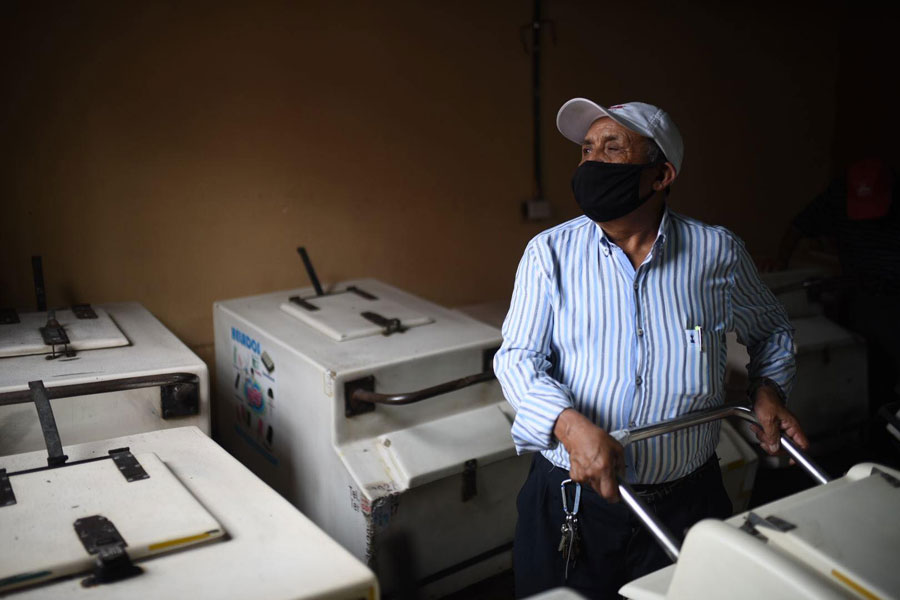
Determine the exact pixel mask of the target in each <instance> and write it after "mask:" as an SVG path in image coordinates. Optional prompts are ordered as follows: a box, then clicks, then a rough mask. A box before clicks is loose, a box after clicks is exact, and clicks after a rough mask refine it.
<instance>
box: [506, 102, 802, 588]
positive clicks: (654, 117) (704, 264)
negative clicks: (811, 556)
mask: <svg viewBox="0 0 900 600" xmlns="http://www.w3.org/2000/svg"><path fill="white" fill-rule="evenodd" d="M557 127H558V128H559V130H560V132H561V133H562V134H563V135H564V136H565V137H566V138H568V139H570V140H572V141H574V142H575V143H577V144H580V145H581V162H580V163H579V166H578V168H577V170H576V171H575V175H574V177H573V179H572V189H573V192H574V194H575V199H576V201H577V202H578V204H579V206H580V207H581V208H582V210H583V211H584V213H585V216H582V217H579V218H577V219H574V220H572V221H569V222H567V223H563V224H562V225H559V226H557V227H554V228H551V229H549V230H547V231H544V232H543V233H541V234H539V235H538V236H537V237H535V238H534V239H533V240H531V242H530V243H529V244H528V246H527V248H526V250H525V254H524V256H523V257H522V260H521V262H520V264H519V269H518V272H517V275H516V284H515V290H514V292H513V297H512V301H511V305H510V310H509V314H508V315H507V317H506V321H505V322H504V324H503V345H502V347H501V348H500V350H499V351H498V352H497V355H496V357H495V359H494V369H495V371H496V373H497V377H498V379H499V380H500V383H501V385H502V386H503V391H504V394H505V395H506V397H507V399H508V400H509V402H510V403H511V404H512V405H513V407H514V408H515V409H516V418H515V421H514V422H513V426H512V436H513V439H514V441H515V443H516V448H517V450H518V451H519V452H520V453H524V452H529V451H539V454H535V457H534V462H533V463H532V468H531V472H530V473H529V476H528V479H527V480H526V482H525V485H524V486H523V487H522V490H521V492H520V493H519V497H518V501H517V504H518V510H519V521H518V525H517V527H516V539H515V547H514V550H513V552H514V555H513V560H514V564H513V567H514V571H515V578H516V594H517V595H518V596H527V595H531V594H534V593H537V592H539V591H541V590H544V589H548V588H551V587H555V586H559V585H563V584H564V583H565V585H568V586H570V587H573V588H575V589H577V590H578V591H580V592H581V593H583V594H585V595H587V596H589V597H599V598H614V597H616V593H617V590H618V588H619V587H620V586H621V585H623V584H624V583H626V582H627V581H629V580H631V579H633V578H635V577H638V576H640V575H643V574H645V573H648V572H650V571H653V570H655V569H657V568H660V567H662V566H664V565H665V564H667V563H668V559H667V558H666V557H665V555H664V554H663V552H662V550H661V549H660V548H659V547H658V546H657V545H656V543H655V541H654V540H653V539H652V538H651V537H650V535H649V534H648V533H647V532H646V531H645V530H644V528H643V527H641V525H640V522H639V521H637V519H636V518H635V517H633V516H632V515H631V514H630V513H629V511H628V509H627V507H625V506H624V505H623V504H621V503H617V500H618V497H617V484H616V478H617V476H620V477H624V479H625V480H626V481H627V482H629V483H632V484H634V487H635V489H636V490H637V491H638V493H639V494H641V495H642V496H643V497H644V499H645V501H647V502H648V503H649V504H650V505H651V507H652V508H653V509H654V511H655V512H656V513H657V515H658V516H659V517H660V518H661V519H662V520H663V522H665V523H666V524H667V525H668V526H669V528H670V529H671V530H672V531H673V532H675V533H676V534H677V535H680V534H682V533H683V532H684V530H685V529H686V528H687V527H689V526H690V525H692V524H693V523H695V522H696V521H698V520H700V519H702V518H706V517H710V516H715V517H720V518H721V517H725V516H728V515H730V514H731V505H730V503H729V501H728V497H727V495H726V493H725V490H724V488H723V486H722V482H721V475H720V473H719V469H718V464H717V462H716V458H715V448H716V445H717V442H718V426H717V425H716V424H710V425H704V426H698V427H695V428H692V429H689V430H685V431H683V432H679V433H675V434H669V435H666V436H662V437H657V438H652V439H650V440H645V441H642V442H638V443H635V444H632V445H629V446H628V448H626V449H623V448H622V446H621V445H620V444H619V443H618V442H617V441H616V439H614V437H613V436H611V435H610V433H611V432H613V431H615V430H620V429H627V428H630V427H635V426H640V425H645V424H648V423H654V422H657V421H661V420H664V419H670V418H672V417H676V416H678V415H682V414H685V413H689V412H693V411H696V410H700V409H704V408H708V407H711V406H716V405H720V404H721V403H722V399H723V397H724V382H723V379H724V369H725V354H726V346H725V338H724V336H725V332H726V331H730V330H736V331H737V333H738V337H739V339H740V340H741V341H742V342H743V343H745V344H746V345H747V347H748V350H749V352H750V356H751V361H750V366H749V370H750V375H751V377H752V378H753V384H752V387H751V390H750V394H751V399H752V401H753V406H754V410H755V412H756V415H757V417H758V418H759V420H760V422H761V423H762V424H763V426H764V427H763V429H762V430H759V431H758V432H757V435H758V437H759V438H760V441H761V443H762V444H763V446H764V448H765V449H766V450H767V451H768V452H770V453H775V452H777V451H778V449H779V448H778V439H779V433H780V432H784V433H786V434H787V435H789V436H791V437H792V438H793V439H794V440H795V441H796V442H797V443H798V444H800V445H801V446H803V447H805V446H806V439H805V437H804V435H803V433H802V431H801V430H800V427H799V425H798V424H797V421H796V419H795V418H794V417H793V416H792V415H791V413H790V412H789V411H788V410H787V409H786V408H785V406H784V399H785V397H786V396H787V394H788V393H789V392H790V387H791V383H792V380H793V376H794V359H793V343H792V338H791V335H792V329H791V327H790V325H789V323H788V321H787V317H786V315H785V313H784V309H783V308H782V307H781V305H780V304H779V303H778V301H777V300H776V299H775V298H774V296H772V294H771V293H770V292H769V291H768V290H767V289H766V288H765V286H764V285H763V284H762V283H760V281H759V278H758V276H757V273H756V270H755V268H754V267H753V263H752V262H751V260H750V258H749V256H748V255H747V252H746V250H745V249H744V246H743V244H742V242H741V241H740V240H739V239H738V238H737V237H735V236H734V235H733V234H732V233H731V232H729V231H728V230H726V229H724V228H722V227H713V226H709V225H704V224H702V223H700V222H698V221H694V220H692V219H688V218H686V217H683V216H681V215H678V214H676V213H674V212H672V211H670V210H668V208H667V207H666V203H665V198H666V195H667V193H668V189H669V186H670V185H671V183H672V181H673V180H674V179H675V178H676V177H677V175H678V174H679V173H680V171H681V163H682V157H683V154H684V151H683V145H682V140H681V135H680V134H679V132H678V129H677V128H676V127H675V124H674V123H673V122H672V119H671V118H670V117H669V116H668V114H666V113H665V112H664V111H662V110H660V109H659V108H657V107H655V106H651V105H649V104H644V103H640V102H632V103H629V104H623V105H618V106H613V107H610V108H604V107H601V106H599V105H597V104H595V103H594V102H592V101H590V100H586V99H583V98H575V99H573V100H570V101H568V102H566V103H565V104H564V105H563V106H562V108H561V109H560V111H559V114H558V115H557ZM570 476H571V478H572V479H574V480H575V481H578V482H581V483H583V484H584V486H583V488H584V489H583V492H582V498H581V509H580V511H579V515H578V516H579V523H580V532H581V542H580V553H579V554H578V556H577V560H576V563H575V564H574V565H572V564H570V565H569V568H568V575H566V563H565V561H564V560H563V557H562V553H560V552H559V551H558V548H559V544H560V537H561V536H560V527H561V525H562V523H563V521H564V513H563V509H562V501H561V496H560V483H561V482H562V481H563V480H564V479H567V478H569V477H570Z"/></svg>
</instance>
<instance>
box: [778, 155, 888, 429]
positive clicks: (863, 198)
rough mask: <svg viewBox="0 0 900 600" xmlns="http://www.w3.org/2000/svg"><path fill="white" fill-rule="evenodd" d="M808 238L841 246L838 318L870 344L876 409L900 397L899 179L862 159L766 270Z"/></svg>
mask: <svg viewBox="0 0 900 600" xmlns="http://www.w3.org/2000/svg"><path fill="white" fill-rule="evenodd" d="M803 238H827V239H830V240H831V241H833V242H834V244H835V245H836V247H837V254H838V260H839V262H840V266H841V279H842V281H843V283H844V284H845V285H842V286H841V288H840V291H841V293H842V300H843V302H842V306H841V309H840V310H839V312H838V314H837V315H836V318H837V320H838V322H840V323H841V324H842V325H844V326H845V327H847V328H848V329H850V330H852V331H855V332H857V333H859V334H860V335H862V336H863V337H864V338H865V339H866V342H867V344H868V359H869V397H870V399H871V402H870V406H869V408H870V412H871V413H874V412H875V411H877V410H878V408H879V407H880V406H882V405H883V404H885V403H888V402H894V401H897V399H898V391H900V389H898V373H900V343H898V340H900V201H898V185H897V176H896V174H895V173H894V172H892V170H891V169H890V167H889V166H888V165H887V163H886V162H885V161H884V160H883V159H881V158H864V159H860V160H856V161H854V162H853V163H852V164H851V165H850V166H849V167H848V168H847V169H846V170H845V171H844V172H843V173H841V175H840V176H838V177H836V178H835V179H833V180H832V181H831V183H829V184H828V187H827V188H826V189H825V190H824V191H823V192H822V193H820V194H819V195H818V196H816V197H815V198H813V200H812V201H811V202H810V203H809V204H808V205H807V206H806V207H804V208H803V210H802V211H801V212H800V213H799V214H798V215H797V216H796V217H795V218H794V219H793V221H792V222H791V224H790V226H789V227H788V229H787V231H786V232H785V234H784V236H783V237H782V240H781V244H780V245H779V249H778V254H777V256H776V258H775V259H774V261H769V262H767V263H764V264H763V265H762V266H763V268H764V269H766V270H769V269H771V270H781V269H786V268H787V266H788V264H789V263H790V260H791V257H792V256H793V254H794V250H795V249H796V247H797V244H798V242H799V241H800V240H801V239H803Z"/></svg>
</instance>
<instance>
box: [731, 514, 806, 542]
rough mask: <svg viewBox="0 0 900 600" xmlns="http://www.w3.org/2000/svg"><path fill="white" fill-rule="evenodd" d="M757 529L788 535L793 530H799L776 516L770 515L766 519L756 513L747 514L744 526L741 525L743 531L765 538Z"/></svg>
mask: <svg viewBox="0 0 900 600" xmlns="http://www.w3.org/2000/svg"><path fill="white" fill-rule="evenodd" d="M757 527H763V528H766V529H774V530H775V531H780V532H781V533H786V532H788V531H790V530H792V529H796V528H797V526H796V525H794V524H793V523H790V522H788V521H785V520H784V519H782V518H780V517H776V516H775V515H769V516H768V517H766V518H765V519H764V518H762V517H760V516H759V515H758V514H756V513H754V512H750V513H747V517H746V520H745V521H744V524H743V525H741V531H745V532H747V533H749V534H751V535H756V536H761V537H765V536H762V533H761V532H760V531H759V529H757Z"/></svg>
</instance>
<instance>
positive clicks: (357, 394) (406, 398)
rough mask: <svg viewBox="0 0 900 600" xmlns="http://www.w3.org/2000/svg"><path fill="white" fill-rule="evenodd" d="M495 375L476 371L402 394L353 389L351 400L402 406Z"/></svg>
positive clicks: (467, 385)
mask: <svg viewBox="0 0 900 600" xmlns="http://www.w3.org/2000/svg"><path fill="white" fill-rule="evenodd" d="M495 377H496V375H494V372H493V371H484V372H482V373H476V374H475V375H469V376H467V377H462V378H460V379H454V380H453V381H448V382H446V383H441V384H438V385H434V386H431V387H429V388H425V389H422V390H417V391H415V392H406V393H401V394H379V393H377V392H373V391H369V390H364V389H356V390H354V391H353V394H352V396H351V401H352V402H365V403H367V404H387V405H389V406H402V405H404V404H413V403H415V402H421V401H422V400H427V399H428V398H434V397H435V396H440V395H441V394H447V393H449V392H455V391H456V390H461V389H463V388H466V387H469V386H470V385H475V384H476V383H483V382H485V381H490V380H492V379H494V378H495Z"/></svg>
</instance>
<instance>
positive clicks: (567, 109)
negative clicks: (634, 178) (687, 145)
mask: <svg viewBox="0 0 900 600" xmlns="http://www.w3.org/2000/svg"><path fill="white" fill-rule="evenodd" d="M600 117H609V118H610V119H612V120H613V121H615V122H616V123H618V124H619V125H621V126H622V127H624V128H626V129H630V130H631V131H634V132H635V133H639V134H641V135H642V136H644V137H647V138H650V139H651V140H653V141H654V142H656V144H657V145H658V146H659V148H660V150H662V151H663V154H665V155H666V160H668V161H669V162H670V163H672V165H674V167H675V172H676V173H681V162H682V160H683V159H684V142H682V140H681V133H679V132H678V128H677V127H675V122H674V121H672V117H670V116H669V114H668V113H667V112H666V111H664V110H663V109H661V108H658V107H656V106H653V105H652V104H646V103H644V102H629V103H627V104H616V105H615V106H610V107H609V108H604V107H602V106H600V105H599V104H597V103H596V102H592V101H590V100H588V99H587V98H572V99H571V100H569V101H568V102H566V103H565V104H563V105H562V108H560V109H559V112H558V113H557V114H556V127H557V128H558V129H559V132H560V133H561V134H563V135H564V136H565V137H566V138H567V139H570V140H572V141H573V142H575V143H576V144H578V145H581V143H582V142H583V141H584V136H585V135H586V134H587V132H588V129H590V128H591V124H592V123H593V122H594V121H596V120H597V119H599V118H600Z"/></svg>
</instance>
